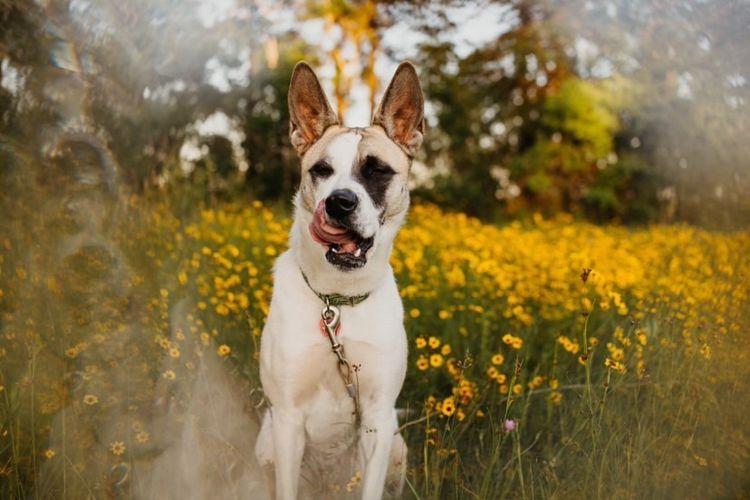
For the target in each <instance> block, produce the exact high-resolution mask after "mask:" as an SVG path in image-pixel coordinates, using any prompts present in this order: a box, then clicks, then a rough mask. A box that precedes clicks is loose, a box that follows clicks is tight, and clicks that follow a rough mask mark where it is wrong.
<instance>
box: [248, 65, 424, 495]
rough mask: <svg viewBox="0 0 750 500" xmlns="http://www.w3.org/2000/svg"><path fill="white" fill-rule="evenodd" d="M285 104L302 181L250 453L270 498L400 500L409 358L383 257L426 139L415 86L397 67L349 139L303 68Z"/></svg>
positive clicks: (267, 335) (280, 265)
mask: <svg viewBox="0 0 750 500" xmlns="http://www.w3.org/2000/svg"><path fill="white" fill-rule="evenodd" d="M288 105H289V116H290V139H291V143H292V146H293V147H294V149H295V150H296V152H297V154H298V156H299V158H300V163H301V181H300V186H299V189H298V191H297V193H296V195H295V197H294V222H293V224H292V228H291V231H290V237H289V243H290V244H289V250H288V251H287V252H285V253H284V254H282V255H281V256H279V258H278V260H277V261H276V263H275V266H274V290H273V296H272V299H271V304H270V309H269V314H268V318H267V322H266V324H265V327H264V329H263V334H262V337H261V352H260V378H261V383H262V386H263V391H264V393H265V395H266V398H267V400H268V401H269V409H268V411H267V412H266V413H265V415H264V417H263V422H262V425H261V431H260V433H259V436H258V439H257V442H256V446H255V455H256V457H257V459H258V462H259V463H260V464H262V465H264V466H265V469H266V470H267V471H268V472H269V482H270V488H271V489H272V495H274V496H275V497H276V498H277V499H281V500H293V499H296V498H298V495H300V496H310V497H312V498H331V497H332V496H334V495H333V493H335V492H336V491H342V492H343V491H345V490H355V491H356V492H357V493H359V492H360V491H361V498H362V499H364V500H375V499H379V498H382V497H383V496H384V495H388V496H395V497H398V496H400V494H401V489H402V487H403V483H404V477H405V471H406V452H407V450H406V445H405V443H404V440H403V439H402V437H401V435H400V433H399V432H398V423H397V418H396V410H395V402H396V398H397V397H398V394H399V392H400V391H401V387H402V385H403V382H404V377H405V373H406V362H407V351H408V347H407V340H406V332H405V330H404V324H403V305H402V303H401V298H400V295H399V293H398V289H397V287H396V282H395V279H394V275H393V270H392V268H391V266H390V264H389V256H390V253H391V250H392V247H393V240H394V238H395V236H396V233H397V232H398V230H399V228H400V226H401V225H402V223H403V222H404V219H405V216H406V213H407V210H408V208H409V190H408V175H409V170H410V167H411V163H412V159H413V158H414V155H415V154H416V153H417V151H418V149H419V147H420V145H421V143H422V139H423V135H424V127H425V123H424V97H423V94H422V90H421V87H420V83H419V79H418V76H417V72H416V70H415V68H414V66H413V65H412V64H411V63H408V62H405V63H402V64H401V65H400V66H399V67H398V69H397V70H396V72H395V74H394V76H393V79H392V80H391V82H390V84H389V85H388V87H387V89H386V91H385V94H384V96H383V99H382V101H381V103H380V105H379V107H378V108H377V110H376V111H375V113H374V115H373V120H372V123H371V125H370V126H369V127H366V128H347V127H344V126H342V125H341V124H340V123H339V121H338V119H337V117H336V114H335V113H334V112H333V110H332V109H331V106H330V104H329V103H328V100H327V98H326V96H325V93H324V92H323V89H322V87H321V85H320V82H319V81H318V79H317V77H316V76H315V73H314V72H313V70H312V68H311V67H310V66H309V65H308V64H307V63H305V62H300V63H298V64H297V65H296V66H295V68H294V72H293V74H292V78H291V83H290V87H289V94H288ZM302 483H304V485H303V484H302ZM353 494H354V493H353Z"/></svg>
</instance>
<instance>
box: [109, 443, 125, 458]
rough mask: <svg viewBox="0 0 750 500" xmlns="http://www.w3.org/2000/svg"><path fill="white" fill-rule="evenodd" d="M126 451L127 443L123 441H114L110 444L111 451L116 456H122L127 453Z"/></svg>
mask: <svg viewBox="0 0 750 500" xmlns="http://www.w3.org/2000/svg"><path fill="white" fill-rule="evenodd" d="M125 450H126V448H125V443H123V442H122V441H112V442H111V443H110V444H109V451H111V452H112V454H113V455H115V456H118V457H119V456H120V455H122V454H124V453H125Z"/></svg>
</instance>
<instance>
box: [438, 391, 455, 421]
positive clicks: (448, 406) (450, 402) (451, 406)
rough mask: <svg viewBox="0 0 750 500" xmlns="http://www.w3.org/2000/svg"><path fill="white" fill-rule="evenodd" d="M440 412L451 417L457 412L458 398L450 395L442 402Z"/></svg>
mask: <svg viewBox="0 0 750 500" xmlns="http://www.w3.org/2000/svg"><path fill="white" fill-rule="evenodd" d="M440 412H441V413H442V414H443V415H445V416H446V417H450V416H451V415H453V414H454V413H455V412H456V400H455V399H453V396H449V397H447V398H445V399H444V400H443V402H442V403H441V404H440Z"/></svg>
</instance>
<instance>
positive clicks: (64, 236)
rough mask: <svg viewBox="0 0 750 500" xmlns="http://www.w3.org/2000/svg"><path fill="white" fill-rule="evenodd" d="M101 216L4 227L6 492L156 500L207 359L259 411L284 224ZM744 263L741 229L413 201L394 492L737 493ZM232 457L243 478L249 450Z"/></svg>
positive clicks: (152, 212)
mask: <svg viewBox="0 0 750 500" xmlns="http://www.w3.org/2000/svg"><path fill="white" fill-rule="evenodd" d="M28 210H31V209H28ZM101 212H102V213H101V214H99V215H92V214H89V216H87V217H84V216H82V215H81V214H80V213H72V212H66V211H65V210H59V211H55V210H49V211H47V212H46V213H47V214H51V213H54V214H55V215H54V216H51V217H47V218H42V217H37V218H34V217H33V216H28V217H25V216H24V214H21V217H19V220H23V219H24V217H25V220H27V221H33V222H32V223H29V224H24V225H21V224H13V223H10V222H7V221H6V222H3V223H2V224H4V227H5V232H4V234H3V235H0V246H2V248H3V252H2V254H1V255H0V259H1V260H0V273H1V274H0V314H2V318H1V320H0V321H1V323H0V334H1V336H0V497H2V498H26V497H42V498H44V497H48V498H60V497H68V498H85V497H91V498H94V497H95V498H104V497H109V496H125V497H127V496H129V495H136V496H137V495H139V494H143V493H142V492H143V491H144V489H143V488H144V487H143V484H144V482H146V481H147V479H146V477H147V476H148V473H147V472H145V471H148V470H149V468H150V465H151V464H153V463H155V462H156V461H158V460H159V459H160V457H163V456H165V450H167V449H169V448H170V447H171V446H174V443H175V442H178V441H179V440H180V439H181V436H184V434H180V431H179V429H180V428H182V426H183V425H184V423H185V422H186V421H188V420H190V418H191V415H192V412H193V407H194V405H195V401H196V399H195V398H196V397H197V396H196V390H195V387H196V385H195V381H196V380H197V379H199V378H200V377H201V373H202V372H201V366H202V365H203V364H204V363H205V362H206V360H211V363H214V364H216V366H218V367H219V368H220V369H221V370H222V372H223V373H225V374H226V377H228V379H230V380H231V382H230V385H231V386H232V387H236V388H237V389H236V392H235V393H234V394H236V398H235V399H236V400H237V401H245V402H246V403H247V404H246V405H245V406H246V407H247V408H245V410H244V413H243V414H244V415H246V416H247V418H248V419H249V420H251V421H254V419H255V418H256V417H257V411H258V410H259V409H260V408H261V407H262V404H263V402H262V397H261V395H260V394H259V392H258V391H257V386H258V381H257V378H258V377H257V358H258V350H259V337H260V333H261V330H262V326H263V321H264V318H265V316H266V314H267V312H268V304H269V300H270V297H271V290H272V280H271V272H270V271H271V267H272V264H273V261H274V259H275V258H276V257H277V256H278V255H279V254H280V253H281V252H283V251H284V250H285V246H286V239H287V231H288V228H289V225H290V221H289V219H288V216H285V215H284V214H283V213H282V212H281V211H279V210H275V209H271V208H268V207H265V206H263V205H262V204H261V203H259V202H255V203H253V204H251V205H250V206H243V207H239V206H236V205H227V206H225V207H224V208H222V209H221V210H205V211H201V212H199V213H198V214H196V216H195V217H193V218H191V219H190V220H183V219H181V218H178V217H176V216H174V215H172V212H171V211H170V210H169V208H168V207H165V206H162V205H157V206H155V207H152V206H148V204H147V203H146V202H144V201H143V200H139V199H136V198H132V199H129V200H128V201H127V202H111V204H109V205H106V209H103V210H102V211H101ZM26 215H28V214H26ZM749 250H750V233H747V232H736V233H711V232H707V231H704V230H700V229H696V228H691V227H686V226H654V227H648V228H640V229H630V228H623V227H614V226H611V227H601V226H594V225H590V224H587V223H581V222H575V221H573V220H570V219H566V218H562V217H561V218H558V219H556V220H553V221H550V220H543V219H541V218H534V219H532V220H530V221H528V222H526V223H521V222H514V223H510V224H507V225H504V226H495V225H489V224H484V223H481V222H479V221H478V220H475V219H472V218H469V217H467V216H465V215H462V214H451V213H445V212H442V211H441V210H440V209H438V208H436V207H434V206H431V205H418V206H416V207H413V209H412V212H411V214H410V217H409V221H408V223H407V224H406V226H405V227H404V228H403V230H402V232H401V233H400V234H399V236H398V239H397V242H396V247H395V249H394V254H393V257H392V265H393V268H394V270H395V273H396V276H397V280H398V283H399V287H400V290H401V294H402V297H403V301H404V307H405V311H406V318H407V320H406V321H407V332H408V335H409V340H410V354H409V370H408V373H407V377H406V383H405V386H404V390H403V392H402V396H401V398H400V401H399V407H401V408H403V409H404V411H403V422H402V424H403V433H404V436H405V438H406V440H407V442H408V444H409V447H410V459H409V471H408V487H407V490H406V492H405V496H406V497H407V498H410V497H412V496H413V497H415V498H503V497H507V498H521V497H533V498H539V497H553V498H580V497H582V496H592V497H596V498H716V497H722V498H725V497H726V498H733V497H737V498H739V497H740V496H742V495H743V494H747V493H748V491H749V490H748V488H750V485H749V484H748V483H747V477H750V476H748V474H750V469H748V467H749V464H750V461H748V453H749V452H750V425H749V424H748V419H747V417H746V415H745V412H746V410H748V403H747V402H748V401H749V399H748V397H749V396H750V390H748V388H747V387H746V386H745V385H746V383H747V381H748V380H750V368H748V366H750V365H749V363H748V361H750V360H749V359H748V357H749V356H750V342H748V327H749V326H750V315H749V314H748V313H749V312H750V305H749V302H748V294H749V292H750V282H749V281H748V278H749V277H750V252H749ZM313 320H315V319H314V318H313ZM315 333H316V330H315V324H314V321H313V326H312V327H311V334H315ZM290 369H291V370H293V369H294V367H290ZM218 392H219V390H218V389H217V394H218ZM209 396H210V391H209ZM209 403H210V402H209ZM245 444H247V443H245ZM250 445H251V443H250ZM211 450H212V448H209V446H208V445H206V446H205V447H201V448H200V449H195V450H193V453H195V454H199V453H204V454H209V455H210V453H212V451H211ZM233 453H236V454H237V456H241V457H245V458H243V459H242V460H240V461H239V463H241V464H243V466H247V467H252V458H247V457H251V456H252V449H251V446H244V447H243V445H242V444H241V443H235V446H234V447H233ZM222 457H224V455H222ZM243 460H244V461H243ZM235 462H236V461H235ZM235 462H232V463H235ZM222 463H223V462H222V461H221V460H219V459H217V460H213V461H212V464H213V467H215V468H217V469H221V468H222V465H221V464H222ZM223 472H224V471H222V470H219V471H218V472H217V471H216V470H213V471H208V472H205V474H221V473H223ZM234 477H235V476H232V475H231V474H230V475H229V479H227V481H230V482H231V480H232V478H234ZM167 479H169V478H167ZM743 481H744V483H743ZM332 487H334V488H335V489H338V488H340V489H341V491H343V490H344V489H346V490H349V491H356V490H357V487H358V481H357V480H356V478H353V480H352V482H350V483H349V484H347V485H332Z"/></svg>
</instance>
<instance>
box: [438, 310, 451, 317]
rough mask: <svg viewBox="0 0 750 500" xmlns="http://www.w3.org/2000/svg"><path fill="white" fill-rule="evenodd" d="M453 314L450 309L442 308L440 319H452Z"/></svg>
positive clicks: (439, 314)
mask: <svg viewBox="0 0 750 500" xmlns="http://www.w3.org/2000/svg"><path fill="white" fill-rule="evenodd" d="M451 316H453V315H452V314H451V313H450V312H449V311H446V310H444V309H441V310H440V311H438V318H440V319H450V318H451Z"/></svg>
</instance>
